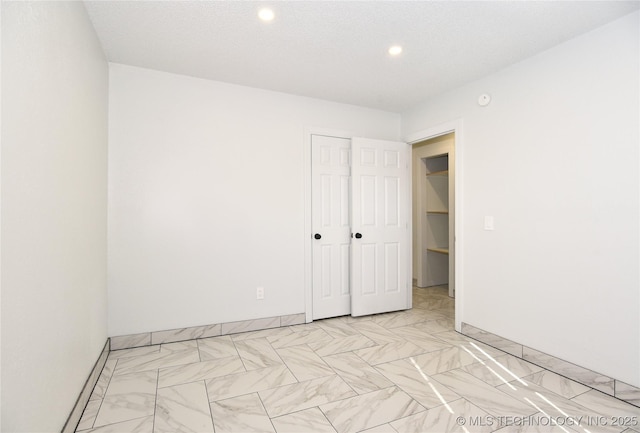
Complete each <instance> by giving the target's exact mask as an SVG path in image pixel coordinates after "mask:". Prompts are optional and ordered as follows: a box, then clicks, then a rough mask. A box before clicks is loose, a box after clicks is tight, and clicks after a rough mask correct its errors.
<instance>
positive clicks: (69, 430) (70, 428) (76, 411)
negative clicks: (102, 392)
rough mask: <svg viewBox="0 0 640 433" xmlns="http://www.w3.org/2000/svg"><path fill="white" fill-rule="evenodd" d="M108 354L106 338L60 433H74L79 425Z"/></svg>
mask: <svg viewBox="0 0 640 433" xmlns="http://www.w3.org/2000/svg"><path fill="white" fill-rule="evenodd" d="M109 352H110V344H109V339H108V338H107V341H106V342H105V344H104V347H103V348H102V352H101V353H100V356H99V357H98V360H97V361H96V363H95V364H94V365H93V369H92V370H91V373H89V377H88V378H87V380H86V382H85V383H84V386H83V387H82V391H80V395H79V396H78V399H77V400H76V404H75V405H74V406H73V409H71V413H70V414H69V417H68V418H67V421H66V422H65V423H64V427H62V433H73V432H75V431H76V428H77V427H78V423H80V418H82V413H83V412H84V408H85V407H86V406H87V403H88V402H89V398H90V397H91V393H92V392H93V388H95V386H96V383H98V379H99V378H100V373H102V370H103V368H104V365H105V364H106V363H107V357H108V356H109Z"/></svg>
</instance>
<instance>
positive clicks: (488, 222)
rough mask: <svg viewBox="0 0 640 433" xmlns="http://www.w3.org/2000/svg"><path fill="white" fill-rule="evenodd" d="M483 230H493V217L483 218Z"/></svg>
mask: <svg viewBox="0 0 640 433" xmlns="http://www.w3.org/2000/svg"><path fill="white" fill-rule="evenodd" d="M484 229H485V230H493V229H494V225H493V217H492V216H485V217H484Z"/></svg>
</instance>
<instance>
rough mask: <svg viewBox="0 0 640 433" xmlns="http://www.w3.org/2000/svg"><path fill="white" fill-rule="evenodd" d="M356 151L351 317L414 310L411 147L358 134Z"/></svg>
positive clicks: (353, 148)
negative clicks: (409, 164) (409, 165)
mask: <svg viewBox="0 0 640 433" xmlns="http://www.w3.org/2000/svg"><path fill="white" fill-rule="evenodd" d="M351 149H352V164H351V175H352V195H353V200H352V203H351V205H352V206H351V212H352V232H353V239H352V246H351V248H352V252H351V257H352V260H351V315H353V316H362V315H367V314H375V313H382V312H387V311H396V310H403V309H407V308H410V307H411V301H410V296H411V284H410V282H409V278H408V276H409V275H411V273H410V272H409V259H410V257H409V247H410V239H409V228H408V221H409V217H408V215H409V211H410V201H409V194H410V192H411V191H410V186H409V169H408V160H409V159H408V158H409V155H410V153H409V150H410V147H409V146H408V145H407V144H406V143H400V142H393V141H382V140H371V139H365V138H353V139H352V140H351Z"/></svg>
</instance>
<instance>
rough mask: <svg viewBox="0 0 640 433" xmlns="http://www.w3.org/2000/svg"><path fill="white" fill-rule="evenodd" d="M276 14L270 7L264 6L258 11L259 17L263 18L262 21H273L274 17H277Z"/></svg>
mask: <svg viewBox="0 0 640 433" xmlns="http://www.w3.org/2000/svg"><path fill="white" fill-rule="evenodd" d="M275 16H276V15H275V14H274V13H273V11H272V10H271V9H269V8H262V9H260V11H259V12H258V17H259V18H260V19H261V20H262V21H272V20H273V18H275Z"/></svg>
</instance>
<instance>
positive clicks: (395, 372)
mask: <svg viewBox="0 0 640 433" xmlns="http://www.w3.org/2000/svg"><path fill="white" fill-rule="evenodd" d="M413 295H414V299H413V307H414V308H413V309H412V310H407V311H402V312H395V313H388V314H380V315H375V316H368V317H362V318H352V317H339V318H334V319H327V320H320V321H316V322H313V323H310V324H306V325H296V326H291V327H285V328H277V329H270V330H262V331H254V332H245V333H242V334H233V335H226V336H220V337H212V338H205V339H199V340H190V341H184V342H179V343H170V344H162V345H156V346H148V347H141V348H136V349H126V350H118V351H113V352H111V353H110V354H109V359H108V361H107V363H106V365H105V368H104V370H103V372H102V374H101V376H100V379H99V380H98V384H97V385H96V387H95V389H94V391H93V394H92V396H91V399H90V401H89V404H88V405H87V407H86V409H85V411H84V414H83V416H82V419H81V421H80V424H79V425H78V428H77V431H78V432H83V433H89V432H96V433H98V432H103V433H106V432H115V433H129V432H135V433H162V432H171V433H175V432H215V433H226V432H241V433H248V432H277V433H286V432H291V433H303V432H314V433H315V432H332V433H348V432H369V433H383V432H388V433H405V432H406V433H416V432H436V433H445V432H464V433H470V432H492V431H498V432H501V433H509V432H565V433H574V432H584V433H588V432H591V433H595V432H624V433H634V432H635V433H638V432H640V426H639V424H640V408H638V407H635V406H632V405H630V404H627V403H624V402H622V401H620V400H617V399H615V398H613V397H610V396H608V395H605V394H603V393H601V392H599V391H595V390H592V389H590V388H587V387H585V386H583V385H580V384H579V383H576V382H573V381H571V380H569V379H566V378H564V377H561V376H559V375H557V374H554V373H552V372H549V371H546V370H544V369H543V368H540V367H538V366H536V365H533V364H531V363H528V362H526V361H523V360H522V359H519V358H516V357H514V356H512V355H509V354H507V353H505V352H502V351H500V350H497V349H494V348H492V347H490V346H487V345H484V344H482V343H480V342H478V341H475V340H473V339H471V338H467V337H465V336H464V335H461V334H459V333H457V332H455V331H454V324H453V314H454V300H453V299H451V298H449V297H448V295H447V289H446V287H433V288H427V289H419V288H414V290H413Z"/></svg>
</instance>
